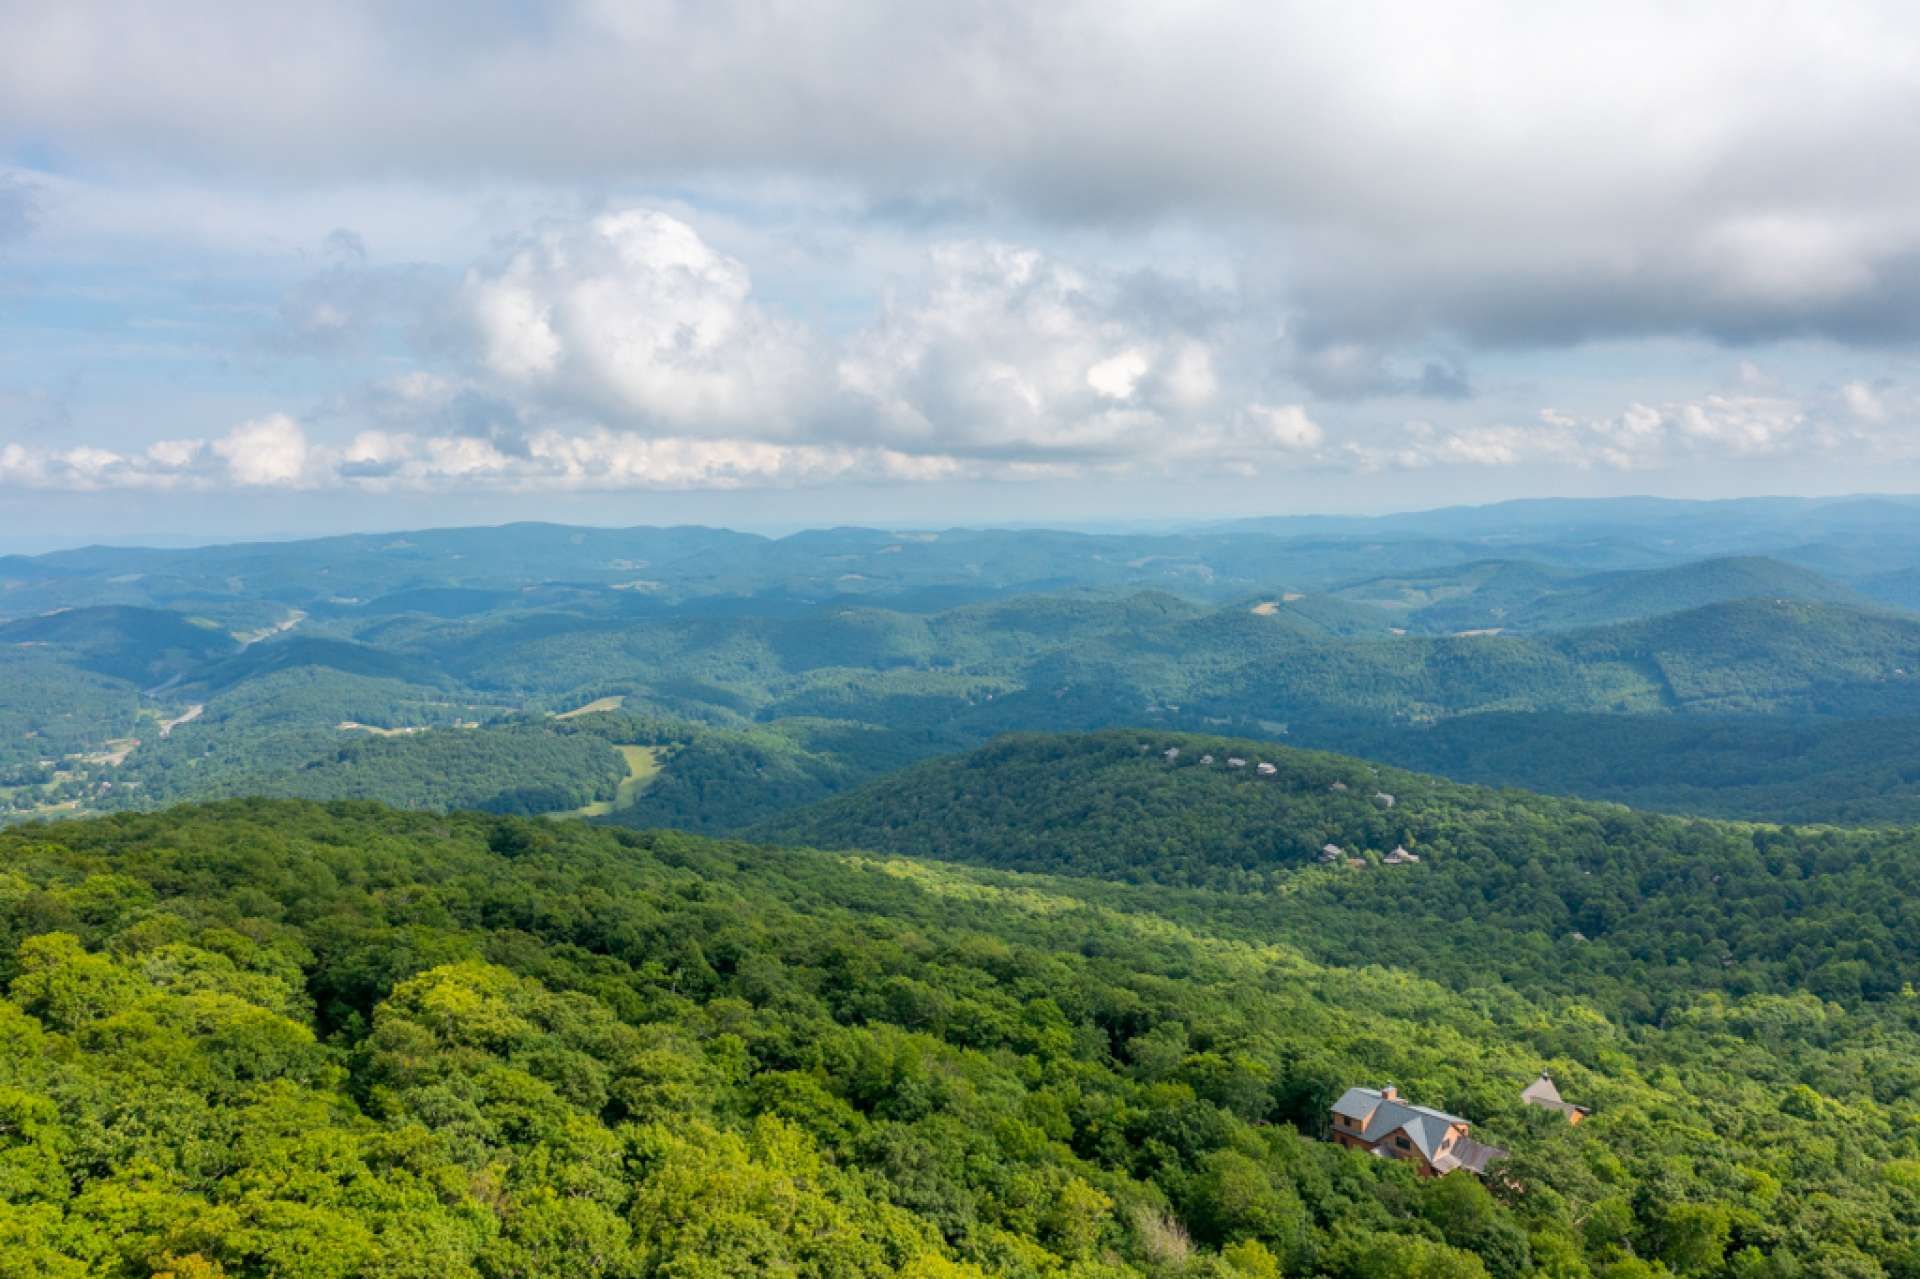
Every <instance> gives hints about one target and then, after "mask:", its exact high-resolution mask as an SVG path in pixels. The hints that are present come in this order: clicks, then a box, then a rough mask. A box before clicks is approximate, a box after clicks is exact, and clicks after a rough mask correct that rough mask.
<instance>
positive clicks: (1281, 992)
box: [0, 801, 1920, 1279]
mask: <svg viewBox="0 0 1920 1279" xmlns="http://www.w3.org/2000/svg"><path fill="white" fill-rule="evenodd" d="M1545 811H1546V812H1547V813H1548V816H1549V818H1551V815H1552V813H1553V812H1555V811H1557V810H1553V809H1551V808H1550V809H1547V810H1545ZM1463 820H1471V818H1470V815H1463ZM1488 829H1492V828H1491V827H1489V828H1488ZM1635 834H1636V831H1635V828H1632V827H1628V828H1625V829H1623V830H1622V831H1620V832H1616V833H1615V834H1614V835H1613V836H1612V838H1613V839H1614V840H1615V841H1616V843H1619V842H1622V841H1625V840H1629V839H1631V838H1633V837H1635ZM1625 851H1629V852H1630V851H1632V850H1630V849H1629V850H1625ZM1509 854H1513V855H1515V856H1517V857H1518V858H1519V859H1520V862H1521V864H1522V865H1524V864H1525V863H1526V861H1527V860H1528V854H1527V852H1526V850H1506V849H1502V848H1500V847H1497V846H1494V847H1489V848H1488V849H1487V851H1486V855H1487V856H1488V857H1501V856H1506V855H1509ZM1649 856H1654V857H1656V859H1657V860H1658V861H1659V863H1660V865H1661V866H1663V867H1664V871H1663V874H1664V875H1665V876H1666V877H1667V878H1669V879H1675V878H1680V877H1683V876H1684V874H1685V873H1686V872H1687V871H1688V869H1689V867H1690V864H1691V862H1692V860H1696V858H1695V855H1694V854H1692V853H1690V852H1689V850H1686V849H1679V850H1672V852H1671V854H1669V853H1668V852H1666V851H1661V852H1658V853H1657V854H1655V853H1650V854H1649ZM1816 869H1817V868H1816ZM1376 873H1377V872H1376ZM1635 873H1636V874H1638V873H1640V872H1637V871H1636V872H1635ZM1543 891H1544V890H1543ZM1892 891H1896V890H1890V892H1892ZM1198 900H1199V899H1198V898H1197V897H1194V896H1191V895H1187V896H1183V895H1182V894H1181V893H1179V892H1176V891H1173V890H1169V889H1166V888H1163V887H1161V886H1159V885H1155V884H1147V885H1140V886H1130V885H1123V884H1108V883H1102V882H1099V881H1096V880H1092V879H1086V878H1057V879H1049V878H1044V877H1028V876H1017V875H1013V874H1010V873H1009V872H1003V871H982V872H970V871H965V870H962V869H958V868H951V867H940V866H936V865H933V864H928V863H919V862H911V861H904V860H892V861H890V860H875V859H872V858H870V857H864V856H860V855H853V854H827V853H815V852H808V851H804V850H793V849H782V848H757V847H753V846H750V845H744V844H737V843H731V844H730V843H715V842H711V841H708V840H705V839H701V838H698V837H695V836H689V835H679V834H672V833H664V832H655V833H639V832H632V831H625V830H612V829H605V828H595V827H589V826H586V825H583V824H579V823H533V822H526V821H521V820H517V819H512V818H496V817H485V816H480V815H471V814H468V815H454V816H438V815H431V814H410V813H401V812H395V811H392V810H388V809H383V808H378V807H375V806H372V805H366V804H334V805H329V806H317V805H313V804H309V803H298V802H278V803H269V802H263V801H236V802H230V803H225V804H219V805H212V806H202V807H185V808H179V809H175V810H172V811H169V812H166V813H162V814H155V815H127V816H120V817H113V818H104V819H95V820H87V821H76V822H68V823H60V824H55V825H51V826H45V825H43V826H28V827H21V828H16V829H14V830H11V831H8V832H4V833H0V986H3V987H4V990H5V998H4V999H3V1000H0V1259H3V1260H4V1262H5V1265H4V1266H0V1269H3V1270H4V1271H5V1273H7V1274H9V1275H15V1274H18V1275H23V1276H69V1275H71V1276H79V1275H113V1276H120V1275H128V1276H143V1277H144V1276H147V1275H149V1274H154V1273H166V1274H171V1275H177V1276H186V1275H195V1276H202V1277H204V1276H212V1275H223V1274H224V1275H261V1276H265V1275H275V1276H289V1277H298V1279H307V1277H321V1276H328V1277H333V1276H337V1277H339V1279H346V1277H347V1276H359V1275H395V1276H401V1275H421V1276H425V1275H435V1276H487V1277H489V1279H492V1277H494V1276H536V1275H563V1274H564V1275H586V1276H592V1275H605V1276H715V1277H718V1276H730V1275H741V1274H789V1275H795V1276H820V1277H825V1276H858V1275H874V1276H880V1275H908V1276H921V1277H931V1276H942V1277H949V1279H950V1277H953V1276H969V1275H990V1274H991V1275H1019V1276H1071V1277H1074V1279H1094V1277H1096V1276H1097V1277H1102V1279H1106V1277H1111V1279H1118V1277H1120V1276H1128V1275H1152V1276H1176V1275H1177V1276H1215V1277H1216V1279H1233V1277H1235V1276H1246V1275H1276V1274H1293V1275H1304V1274H1324V1275H1330V1276H1336V1277H1341V1279H1345V1277H1348V1276H1351V1277H1353V1279H1376V1277H1377V1279H1388V1277H1389V1276H1400V1275H1419V1276H1456V1275H1457V1276H1462V1277H1463V1279H1474V1277H1478V1276H1482V1275H1487V1276H1493V1277H1495V1279H1510V1277H1511V1279H1518V1277H1519V1276H1526V1275H1535V1274H1539V1275H1552V1276H1564V1277H1569V1279H1577V1277H1578V1276H1584V1275H1588V1274H1597V1275H1604V1276H1608V1277H1609V1279H1627V1277H1629V1276H1646V1275H1660V1274H1665V1273H1668V1272H1671V1273H1674V1274H1679V1275H1703V1276H1721V1275H1727V1276H1742V1277H1745V1276H1878V1275H1891V1276H1910V1275H1913V1274H1915V1273H1920V1270H1916V1267H1920V1251H1917V1250H1916V1247H1915V1243H1914V1238H1915V1236H1916V1233H1920V1140H1917V1138H1916V1133H1917V1132H1920V1126H1917V1125H1920V1021H1917V1020H1916V1008H1915V1005H1914V1001H1913V1000H1912V999H1911V998H1909V997H1906V996H1905V995H1904V994H1890V995H1887V996H1886V997H1883V998H1874V999H1864V998H1863V999H1858V1000H1852V1001H1844V1002H1827V1001H1822V1000H1821V999H1819V998H1818V997H1816V996H1814V995H1811V994H1807V993H1771V992H1755V993H1747V994H1735V993H1733V992H1732V991H1729V990H1727V989H1707V988H1699V989H1693V990H1691V991H1688V990H1685V989H1683V988H1681V987H1679V986H1675V987H1674V988H1673V989H1672V990H1671V991H1670V992H1669V995H1668V997H1667V1003H1666V1007H1665V1009H1664V1011H1663V1013H1662V1014H1661V1016H1660V1017H1659V1019H1658V1020H1657V1021H1653V1022H1629V1021H1625V1020H1622V1019H1620V1018H1619V1017H1617V1016H1611V1015H1609V1014H1608V1013H1607V1012H1606V1010H1604V1009H1603V1008H1601V1007H1598V1006H1596V1005H1595V1004H1593V1003H1591V1002H1589V1001H1587V1000H1585V999H1583V998H1581V997H1579V996H1578V995H1577V994H1572V993H1556V992H1554V991H1552V990H1551V989H1549V988H1547V987H1544V986H1543V987H1541V988H1539V989H1536V990H1533V991H1526V990H1521V989H1515V988H1512V987H1503V986H1500V985H1497V984H1493V985H1489V984H1484V983H1481V984H1471V983H1465V982H1460V981H1455V980H1451V979H1449V980H1444V981H1434V980H1430V979H1428V978H1426V977H1424V976H1421V975H1417V974H1416V973H1415V972H1413V971H1410V970H1409V969H1408V968H1404V967H1394V966H1384V965H1381V964H1377V963H1368V964H1360V965H1356V966H1340V965H1329V964H1326V963H1323V962H1319V961H1316V960H1315V959H1313V958H1311V957H1309V956H1308V955H1306V954H1304V953H1303V952H1302V951H1301V950H1300V949H1298V948H1296V947H1295V946H1293V945H1289V944H1285V943H1277V942H1274V941H1271V940H1267V939H1256V938H1252V937H1249V936H1247V935H1246V934H1245V931H1244V930H1243V929H1242V928H1241V927H1240V926H1239V925H1238V924H1235V923H1233V922H1231V921H1229V923H1228V925H1226V926H1224V927H1214V926H1211V925H1210V924H1209V923H1208V922H1207V920H1206V918H1205V915H1204V913H1203V912H1196V910H1195V903H1196V902H1197V901H1198ZM1167 902H1171V909H1163V903H1167ZM1831 922H1832V923H1833V924H1834V926H1835V927H1836V928H1839V927H1840V926H1842V925H1843V924H1844V923H1845V921H1842V920H1839V919H1837V918H1836V919H1834V920H1833V921H1831ZM1427 940H1428V945H1429V947H1430V948H1431V949H1432V950H1434V951H1435V952H1437V953H1441V954H1447V953H1451V952H1453V951H1456V950H1459V949H1465V948H1466V945H1467V943H1466V941H1465V940H1464V939H1462V938H1460V937H1457V936H1455V935H1452V934H1449V933H1447V932H1446V931H1444V930H1443V931H1438V932H1435V933H1433V934H1431V935H1430V936H1429V937H1428V939H1427ZM1747 941H1748V942H1751V943H1753V944H1754V945H1756V946H1759V945H1761V944H1762V942H1763V939H1762V938H1761V937H1759V936H1758V935H1755V936H1753V937H1750V938H1748V939H1747ZM1743 944H1745V943H1743ZM1748 958H1749V957H1748V956H1747V955H1745V954H1741V955H1737V956H1736V959H1737V960H1739V961H1741V962H1745V961H1746V960H1747V959H1748ZM1755 959H1756V962H1758V963H1760V964H1761V966H1762V968H1763V969H1764V967H1765V964H1766V963H1767V962H1768V961H1767V959H1766V956H1765V955H1764V953H1759V952H1756V956H1755ZM1543 1065H1550V1066H1551V1067H1552V1068H1553V1070H1554V1071H1555V1074H1556V1076H1557V1077H1558V1078H1560V1079H1561V1081H1562V1083H1563V1086H1564V1087H1565V1088H1566V1090H1567V1092H1568V1094H1569V1095H1570V1096H1573V1097H1575V1098H1576V1099H1578V1100H1581V1101H1584V1102H1588V1103H1591V1104H1592V1105H1594V1106H1595V1108H1596V1110H1595V1114H1594V1116H1593V1118H1592V1119H1591V1120H1589V1121H1588V1122H1587V1123H1585V1124H1582V1125H1580V1126H1579V1127H1577V1128H1570V1127H1568V1126H1567V1125H1565V1124H1564V1123H1563V1122H1562V1121H1561V1120H1560V1119H1559V1117H1558V1116H1555V1115H1551V1114H1549V1113H1547V1112H1543V1111H1538V1110H1533V1109H1530V1108H1526V1107H1523V1106H1522V1105H1521V1104H1520V1103H1519V1101H1518V1092H1519V1089H1520V1087H1521V1086H1522V1085H1523V1084H1524V1083H1525V1082H1527V1081H1528V1080H1529V1079H1530V1078H1532V1076H1533V1075H1534V1074H1535V1072H1537V1071H1538V1070H1539V1069H1540V1068H1541V1067H1542V1066H1543ZM1387 1081H1392V1082H1395V1083H1397V1084H1399V1085H1400V1086H1401V1087H1402V1088H1403V1089H1404V1090H1405V1091H1406V1093H1407V1094H1408V1095H1410V1096H1413V1097H1416V1098H1419V1099H1422V1100H1425V1101H1428V1102H1431V1103H1432V1104H1436V1105H1440V1106H1444V1107H1446V1108H1449V1109H1451V1110H1454V1111H1456V1112H1458V1113H1462V1114H1465V1115H1467V1116H1469V1117H1470V1118H1472V1119H1473V1120H1474V1121H1475V1123H1476V1132H1477V1133H1478V1134H1479V1135H1482V1136H1484V1137H1486V1138H1487V1139H1488V1140H1492V1141H1497V1142H1499V1143H1501V1144H1503V1145H1506V1146H1508V1147H1509V1148H1511V1149H1512V1150H1513V1151H1514V1156H1513V1158H1512V1160H1511V1161H1510V1162H1509V1163H1508V1165H1506V1169H1505V1172H1504V1173H1503V1174H1502V1175H1501V1176H1500V1177H1499V1178H1496V1179H1494V1181H1493V1182H1492V1183H1491V1184H1490V1186H1485V1187H1483V1186H1482V1184H1481V1183H1480V1182H1478V1181H1475V1180H1473V1179H1471V1178H1467V1177H1464V1176H1453V1177H1449V1178H1445V1179H1442V1180H1440V1181H1437V1182H1432V1183H1425V1184H1420V1183H1416V1182H1415V1181H1414V1180H1412V1179H1411V1178H1410V1176H1409V1175H1408V1171H1407V1169H1406V1168H1405V1167H1403V1166H1401V1165H1398V1164H1394V1163H1391V1162H1388V1161H1381V1160H1376V1159H1372V1158H1369V1157H1367V1156H1365V1155H1362V1154H1359V1153H1355V1152H1347V1151H1343V1150H1340V1149H1338V1148H1337V1147H1334V1146H1333V1145H1331V1144H1329V1143H1326V1142H1324V1141H1321V1140H1318V1139H1317V1138H1318V1137H1319V1135H1320V1133H1321V1125H1322V1121H1323V1117H1324V1114H1325V1107H1326V1104H1327V1103H1328V1101H1329V1100H1330V1099H1331V1097H1332V1096H1333V1095H1336V1094H1337V1091H1338V1090H1339V1089H1341V1088H1343V1087H1345V1086H1346V1085H1348V1084H1350V1083H1355V1082H1373V1083H1380V1082H1387Z"/></svg>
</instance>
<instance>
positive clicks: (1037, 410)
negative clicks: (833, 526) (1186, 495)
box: [838, 241, 1220, 460]
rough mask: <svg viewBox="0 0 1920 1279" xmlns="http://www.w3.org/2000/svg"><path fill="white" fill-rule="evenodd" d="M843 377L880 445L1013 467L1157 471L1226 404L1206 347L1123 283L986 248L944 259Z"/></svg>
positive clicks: (967, 247)
mask: <svg viewBox="0 0 1920 1279" xmlns="http://www.w3.org/2000/svg"><path fill="white" fill-rule="evenodd" d="M838 373H839V380H840V387H841V390H842V392H843V394H844V397H845V401H846V402H848V403H851V404H855V405H859V406H861V408H862V411H863V412H864V413H865V414H866V415H868V416H869V417H870V418H871V424H870V426H869V427H868V429H869V430H870V432H871V433H872V436H873V438H876V439H879V440H884V441H886V442H888V443H890V444H893V445H895V446H897V447H902V448H915V449H944V450H949V451H953V452H957V453H964V454H975V455H992V456H1004V457H1027V458H1045V457H1048V456H1052V457H1059V458H1082V459H1088V460H1094V459H1101V458H1124V457H1135V458H1151V457H1152V456H1153V455H1154V454H1157V453H1160V452H1163V451H1166V450H1167V449H1168V448H1169V447H1171V445H1172V444H1174V443H1176V442H1177V441H1175V439H1174V436H1175V433H1176V432H1177V431H1179V430H1181V429H1184V428H1186V427H1189V426H1191V425H1193V423H1194V421H1195V420H1196V418H1197V417H1198V416H1199V415H1203V414H1205V413H1207V412H1209V411H1211V410H1213V409H1215V408H1216V401H1217V400H1218V399H1219V398H1220V386H1219V381H1218V378H1217V376H1216V374H1215V372H1214V360H1213V353H1212V351H1211V350H1210V349H1209V347H1208V345H1207V343H1206V342H1205V341H1204V340H1203V338H1202V336H1201V335H1199V334H1195V333H1191V332H1187V331H1185V330H1184V329H1183V328H1182V326H1181V325H1180V324H1179V323H1177V322H1175V321H1173V320H1170V319H1165V318H1161V317H1157V316H1154V315H1153V314H1151V313H1150V312H1143V311H1142V310H1141V309H1140V308H1138V307H1134V306H1130V305H1129V304H1128V300H1127V299H1126V298H1125V296H1124V293H1123V290H1122V288H1121V286H1120V282H1119V281H1117V280H1115V279H1112V278H1109V277H1105V276H1102V275H1099V274H1096V273H1090V272H1086V271H1083V270H1081V269H1079V268H1077V267H1074V266H1071V265H1069V264H1067V263H1065V262H1062V261H1059V260H1057V259H1055V258H1052V257H1050V256H1048V255H1046V254H1044V253H1041V252H1039V251H1037V250H1034V249H1030V248H1024V247H1019V246H1014V245H1008V244H1001V243H993V242H982V241H961V242H954V243H949V244H943V245H941V246H939V247H937V248H935V249H934V250H933V251H932V252H931V253H930V254H929V257H928V262H927V272H926V277H925V280H924V282H923V283H921V284H920V285H919V286H918V287H916V288H914V289H912V290H911V291H909V293H908V294H907V295H906V296H905V297H903V298H895V299H894V300H893V301H892V302H891V303H890V304H889V305H888V307H887V308H886V311H885V314H884V315H882V317H881V318H880V320H879V322H878V323H876V324H874V325H873V326H871V327H870V328H868V329H866V330H864V331H862V332H861V333H859V334H857V335H856V336H855V337H854V338H853V339H852V340H851V342H850V343H849V344H848V347H847V349H846V352H845V354H843V355H842V357H841V359H840V362H839V367H838Z"/></svg>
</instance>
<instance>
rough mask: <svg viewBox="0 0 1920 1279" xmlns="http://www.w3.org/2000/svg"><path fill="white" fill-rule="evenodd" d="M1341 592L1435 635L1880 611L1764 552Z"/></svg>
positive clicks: (1531, 568)
mask: <svg viewBox="0 0 1920 1279" xmlns="http://www.w3.org/2000/svg"><path fill="white" fill-rule="evenodd" d="M1337 594H1339V595H1340V596H1341V597H1342V598H1345V599H1350V600H1354V601H1356V602H1362V603H1366V604H1370V605H1373V606H1375V607H1379V608H1385V609H1389V610H1392V611H1395V612H1398V613H1399V614H1400V615H1401V616H1402V618H1403V619H1404V621H1403V624H1404V625H1406V626H1408V627H1411V628H1413V629H1416V630H1419V631H1422V632H1426V633H1433V634H1448V633H1452V632H1458V631H1464V630H1486V629H1491V630H1502V631H1544V630H1566V629H1570V628H1574V627H1582V626H1603V625H1607V624H1609V623H1614V622H1628V621H1638V620H1641V619H1644V618H1649V617H1657V616H1659V615H1661V614H1665V613H1677V612H1683V611H1685V610H1687V609H1694V608H1704V607H1706V606H1707V605H1710V604H1724V603H1728V602H1731V601H1734V600H1774V601H1786V600H1792V601H1799V602H1804V603H1817V604H1844V605H1848V606H1850V607H1854V608H1873V607H1876V605H1875V603H1874V601H1873V600H1871V599H1869V597H1868V596H1867V595H1865V594H1862V593H1861V592H1860V591H1858V590H1855V589H1853V588H1852V587H1849V586H1845V585H1843V584H1841V583H1840V582H1837V581H1834V580H1832V579H1830V578H1827V577H1824V576H1822V575H1821V574H1819V573H1816V572H1814V571H1813V570H1811V569H1808V568H1806V567H1803V566H1800V565H1796V564H1788V563H1785V562H1782V561H1780V560H1775V559H1768V558H1766V557H1764V556H1757V555H1749V556H1729V557H1724V558H1716V559H1705V560H1696V561H1693V562H1691V563H1686V564H1676V565H1673V566H1671V567H1661V568H1647V569H1631V570H1621V571H1615V572H1609V573H1593V574H1569V573H1567V572H1565V571H1555V570H1553V569H1550V568H1547V567H1545V566H1543V565H1539V564H1528V563H1524V562H1515V561H1511V560H1487V561H1481V562H1477V563H1473V564H1463V565H1460V566H1458V567H1455V568H1449V569H1441V570H1437V571H1431V572H1426V573H1422V574H1418V575H1415V576H1412V577H1400V578H1394V577H1387V578H1377V579H1374V580H1371V581H1366V582H1359V583H1355V584H1352V585H1349V586H1345V587H1342V588H1341V589H1340V590H1339V591H1338V592H1337Z"/></svg>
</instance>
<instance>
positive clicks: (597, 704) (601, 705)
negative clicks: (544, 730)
mask: <svg viewBox="0 0 1920 1279" xmlns="http://www.w3.org/2000/svg"><path fill="white" fill-rule="evenodd" d="M626 700H627V699H626V697H625V695H624V694H623V695H621V696H618V697H598V698H595V699H594V700H593V701H591V702H588V703H587V704H586V705H585V706H576V707H574V708H573V709H572V710H570V711H563V712H561V713H560V714H558V715H555V716H554V718H555V719H573V718H575V717H576V716H580V715H598V714H599V713H600V712H602V711H617V710H619V709H620V708H621V707H622V706H623V705H625V704H626Z"/></svg>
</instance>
